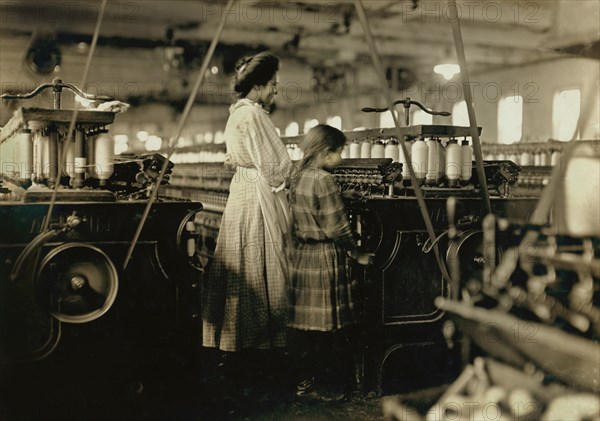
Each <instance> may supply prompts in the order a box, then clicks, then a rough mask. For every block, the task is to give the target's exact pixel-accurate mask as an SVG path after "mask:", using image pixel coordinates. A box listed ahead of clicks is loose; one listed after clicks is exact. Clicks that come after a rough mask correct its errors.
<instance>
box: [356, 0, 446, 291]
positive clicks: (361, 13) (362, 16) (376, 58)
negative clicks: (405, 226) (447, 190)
mask: <svg viewBox="0 0 600 421" xmlns="http://www.w3.org/2000/svg"><path fill="white" fill-rule="evenodd" d="M354 5H355V6H356V11H357V13H358V18H359V20H360V23H361V25H362V28H363V32H364V33H365V38H366V41H367V44H368V45H369V49H370V52H371V60H372V61H373V65H374V66H375V70H376V72H377V76H378V78H379V82H380V84H381V89H382V90H383V92H384V94H385V97H386V99H387V103H388V108H389V109H390V110H394V100H393V99H392V93H391V92H390V88H389V86H388V84H387V81H386V78H385V72H384V70H383V63H382V62H381V57H380V55H379V52H378V50H377V45H375V40H374V38H373V34H372V32H371V28H370V26H369V22H368V20H367V14H366V12H365V9H364V6H363V4H362V1H361V0H355V1H354ZM391 112H392V118H393V119H394V125H395V126H396V130H397V136H398V141H399V142H400V146H401V147H402V152H403V153H404V157H405V158H406V162H407V165H408V173H409V174H410V179H411V182H412V185H413V186H414V189H415V196H416V197H417V201H418V203H419V210H420V211H421V215H422V216H423V221H424V222H425V227H426V228H427V233H428V234H429V238H430V241H431V243H432V244H435V243H434V242H435V237H436V236H435V232H434V230H433V224H432V222H431V218H430V217H429V211H428V210H427V204H426V203H425V198H424V196H423V192H422V191H421V188H420V187H419V181H418V180H417V177H416V175H415V173H414V171H413V168H412V160H411V158H410V155H409V153H408V147H407V146H406V142H405V141H404V136H402V132H401V130H400V123H399V121H398V116H397V115H396V113H394V112H393V111H391ZM433 253H434V255H435V259H436V261H437V264H438V267H439V269H440V272H441V273H442V276H443V277H444V279H445V280H446V282H448V285H451V284H452V281H451V279H450V275H449V274H448V270H447V269H446V266H445V265H444V263H443V262H442V258H441V256H440V250H439V247H438V245H437V244H435V246H434V247H433Z"/></svg>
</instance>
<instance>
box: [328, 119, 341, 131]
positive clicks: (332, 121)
mask: <svg viewBox="0 0 600 421" xmlns="http://www.w3.org/2000/svg"><path fill="white" fill-rule="evenodd" d="M327 124H329V125H330V126H331V127H335V128H336V129H338V130H342V117H340V116H339V115H335V116H333V117H329V118H328V119H327Z"/></svg>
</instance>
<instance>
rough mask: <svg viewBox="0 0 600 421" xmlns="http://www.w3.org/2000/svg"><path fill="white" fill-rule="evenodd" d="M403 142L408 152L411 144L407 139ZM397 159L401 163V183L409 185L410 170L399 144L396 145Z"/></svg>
mask: <svg viewBox="0 0 600 421" xmlns="http://www.w3.org/2000/svg"><path fill="white" fill-rule="evenodd" d="M405 144H406V149H407V150H408V152H409V153H410V151H411V150H412V146H413V145H412V144H411V143H410V142H409V141H408V140H407V141H405ZM398 159H399V160H400V163H401V164H402V184H404V185H409V184H410V181H411V180H410V170H409V168H408V159H407V157H406V156H405V155H404V150H403V149H402V147H400V145H398Z"/></svg>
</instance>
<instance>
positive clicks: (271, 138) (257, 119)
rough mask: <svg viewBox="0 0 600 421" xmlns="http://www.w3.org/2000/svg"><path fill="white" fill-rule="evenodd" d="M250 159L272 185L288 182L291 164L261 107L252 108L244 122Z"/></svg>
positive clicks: (276, 185) (273, 127) (283, 146)
mask: <svg viewBox="0 0 600 421" xmlns="http://www.w3.org/2000/svg"><path fill="white" fill-rule="evenodd" d="M244 124H245V126H246V130H247V135H248V139H249V144H248V152H249V153H250V157H251V158H252V161H253V162H254V164H255V165H256V167H257V169H258V170H259V171H260V173H261V176H262V177H265V178H266V180H267V182H268V183H269V185H270V186H272V187H278V186H280V185H281V184H282V183H284V182H286V183H287V182H288V181H289V178H290V176H291V173H292V169H293V165H292V160H291V159H290V156H289V155H288V153H287V150H286V148H285V145H284V144H283V142H282V140H281V138H280V137H279V135H278V134H277V131H276V130H275V125H274V124H273V122H272V121H271V119H270V118H269V117H268V115H267V113H265V112H264V111H263V110H262V109H258V108H257V109H255V110H252V112H250V113H249V114H248V118H247V119H246V121H245V122H244Z"/></svg>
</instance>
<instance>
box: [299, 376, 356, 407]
mask: <svg viewBox="0 0 600 421" xmlns="http://www.w3.org/2000/svg"><path fill="white" fill-rule="evenodd" d="M296 396H297V397H298V398H301V399H306V400H313V401H319V402H341V401H344V400H346V395H345V394H344V393H336V392H332V391H329V390H323V389H322V388H320V387H317V386H316V384H315V381H314V379H307V380H304V381H302V382H300V383H298V386H296Z"/></svg>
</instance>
